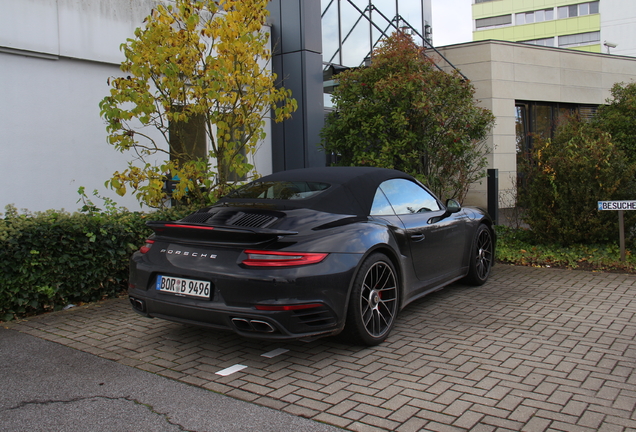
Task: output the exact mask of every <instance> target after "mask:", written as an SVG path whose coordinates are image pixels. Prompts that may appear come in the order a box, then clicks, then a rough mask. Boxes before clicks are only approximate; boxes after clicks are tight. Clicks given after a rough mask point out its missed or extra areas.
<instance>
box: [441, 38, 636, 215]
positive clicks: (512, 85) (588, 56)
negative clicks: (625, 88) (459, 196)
mask: <svg viewBox="0 0 636 432" xmlns="http://www.w3.org/2000/svg"><path fill="white" fill-rule="evenodd" d="M438 49H439V51H440V53H441V54H442V55H443V56H444V57H446V58H447V59H448V61H450V62H451V63H452V64H453V65H455V67H457V68H458V69H460V70H461V72H462V73H463V74H464V75H465V76H466V77H468V79H470V80H471V81H472V83H473V84H474V85H475V88H476V94H475V97H476V98H477V99H478V100H479V101H480V104H481V105H482V106H484V107H486V108H488V109H490V110H492V112H493V114H494V115H495V116H496V119H497V120H496V122H497V123H496V125H495V127H494V129H493V131H492V135H491V136H490V138H489V139H488V145H489V148H490V149H491V154H490V160H489V168H496V169H498V170H499V190H500V194H499V205H500V208H506V207H511V206H513V205H514V195H515V194H514V191H515V189H516V188H515V184H516V177H517V153H518V152H519V151H523V149H527V148H528V147H529V146H531V140H532V134H541V135H544V136H545V135H547V136H549V134H550V133H551V132H552V130H553V127H554V125H555V124H556V121H557V119H558V118H559V116H560V115H562V114H564V113H565V112H571V111H573V110H574V111H577V112H579V113H580V114H581V115H582V116H590V115H593V114H594V112H595V110H596V107H598V105H601V104H603V103H605V101H606V100H607V99H608V97H609V96H610V89H611V87H612V86H613V85H614V83H617V82H625V83H627V82H631V81H636V58H634V57H624V56H616V55H608V54H601V53H589V52H580V51H573V50H567V49H563V48H551V47H542V46H533V45H527V44H522V43H517V42H504V41H479V42H469V43H465V44H458V45H451V46H447V47H442V48H438ZM486 191H487V188H486V180H485V179H484V181H482V183H481V184H476V185H474V187H473V188H472V189H471V191H470V192H469V195H468V197H467V198H466V202H465V204H471V205H479V206H481V207H484V208H485V207H486V206H487V193H486Z"/></svg>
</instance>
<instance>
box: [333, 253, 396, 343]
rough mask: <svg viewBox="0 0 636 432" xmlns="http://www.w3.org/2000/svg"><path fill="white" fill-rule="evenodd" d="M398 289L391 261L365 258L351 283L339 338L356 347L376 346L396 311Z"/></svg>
mask: <svg viewBox="0 0 636 432" xmlns="http://www.w3.org/2000/svg"><path fill="white" fill-rule="evenodd" d="M399 296H400V289H399V286H398V277H397V273H396V271H395V268H394V266H393V263H392V262H391V260H390V259H389V258H388V257H387V256H386V255H384V254H381V253H374V254H372V255H370V256H369V257H367V258H366V259H365V261H364V262H363V263H362V266H361V267H360V269H359V270H358V273H357V274H356V277H355V279H354V282H353V288H352V290H351V296H350V298H349V307H348V309H347V321H346V324H345V328H344V331H343V333H342V336H343V338H344V339H345V340H346V341H348V342H349V343H354V344H358V345H367V346H373V345H378V344H380V343H382V342H384V340H386V338H387V337H388V336H389V333H391V330H392V329H393V326H394V325H395V320H396V318H397V314H398V311H399V307H400V303H399Z"/></svg>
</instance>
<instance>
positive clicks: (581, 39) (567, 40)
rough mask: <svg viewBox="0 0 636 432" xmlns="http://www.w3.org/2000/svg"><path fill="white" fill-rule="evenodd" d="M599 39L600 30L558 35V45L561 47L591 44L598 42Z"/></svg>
mask: <svg viewBox="0 0 636 432" xmlns="http://www.w3.org/2000/svg"><path fill="white" fill-rule="evenodd" d="M600 41H601V32H598V31H595V32H589V33H578V34H573V35H565V36H559V46H560V47H562V48H567V47H575V46H582V45H592V44H597V43H600Z"/></svg>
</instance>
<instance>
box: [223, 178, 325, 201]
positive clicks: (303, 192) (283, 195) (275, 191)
mask: <svg viewBox="0 0 636 432" xmlns="http://www.w3.org/2000/svg"><path fill="white" fill-rule="evenodd" d="M329 186H330V185H329V184H328V183H320V182H304V181H275V182H253V183H250V184H247V185H245V186H243V187H242V188H240V189H237V190H235V191H234V192H232V193H231V194H229V195H228V196H227V198H241V199H276V200H298V199H305V198H309V197H313V196H316V195H317V194H319V193H320V192H322V191H324V190H326V189H328V188H329Z"/></svg>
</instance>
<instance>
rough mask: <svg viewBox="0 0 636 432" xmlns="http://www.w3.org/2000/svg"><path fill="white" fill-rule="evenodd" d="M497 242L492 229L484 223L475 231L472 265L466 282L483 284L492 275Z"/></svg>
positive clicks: (471, 257)
mask: <svg viewBox="0 0 636 432" xmlns="http://www.w3.org/2000/svg"><path fill="white" fill-rule="evenodd" d="M494 251H495V244H494V242H493V236H492V233H491V232H490V229H489V228H488V227H487V226H486V225H484V224H481V225H479V228H477V232H476V233H475V239H474V241H473V248H472V250H471V256H470V267H469V270H468V275H467V276H466V282H467V283H469V284H470V285H477V286H479V285H483V284H484V283H486V281H487V280H488V276H490V269H491V268H492V264H493V260H494Z"/></svg>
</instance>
